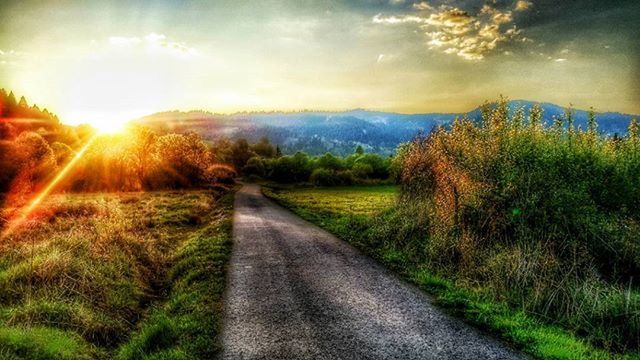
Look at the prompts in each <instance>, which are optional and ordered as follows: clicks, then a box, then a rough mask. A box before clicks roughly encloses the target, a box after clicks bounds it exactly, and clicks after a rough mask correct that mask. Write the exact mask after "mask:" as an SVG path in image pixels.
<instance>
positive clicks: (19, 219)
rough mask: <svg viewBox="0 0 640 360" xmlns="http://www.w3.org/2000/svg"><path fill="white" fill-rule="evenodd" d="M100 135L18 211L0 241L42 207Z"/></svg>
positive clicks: (90, 140)
mask: <svg viewBox="0 0 640 360" xmlns="http://www.w3.org/2000/svg"><path fill="white" fill-rule="evenodd" d="M97 137H98V135H94V136H92V137H91V138H89V141H87V143H86V144H85V145H84V146H83V147H82V148H81V149H80V151H78V153H77V154H76V155H75V156H74V157H73V158H72V159H71V161H69V162H68V163H67V165H65V167H64V168H62V170H60V172H59V173H58V174H57V175H56V176H55V177H54V178H53V179H52V180H51V181H50V182H49V183H48V184H47V186H46V187H45V188H44V189H42V190H41V191H40V192H39V193H37V194H36V196H35V197H34V198H33V199H32V200H31V201H30V202H29V204H28V205H26V206H24V207H23V208H22V209H20V210H19V211H18V215H17V216H15V217H14V218H13V219H10V220H9V222H8V223H7V226H6V228H5V229H4V230H3V231H2V234H0V240H3V239H5V238H6V237H7V236H9V235H10V234H12V233H13V232H14V231H15V230H16V229H17V228H18V227H19V226H20V225H22V224H23V223H24V222H25V221H26V220H27V219H28V218H29V215H30V214H31V213H33V211H34V210H35V209H36V208H37V207H38V205H40V203H41V202H42V200H44V199H45V198H46V197H47V196H48V195H49V194H50V193H51V191H53V189H54V188H55V187H56V185H58V184H59V183H60V181H62V179H64V177H65V176H66V175H67V174H68V173H69V171H70V170H71V169H73V167H74V166H75V165H76V164H77V163H78V161H79V160H80V159H81V158H82V156H83V155H84V153H85V152H86V151H87V150H88V149H89V147H91V144H92V143H93V142H94V141H95V139H96V138H97Z"/></svg>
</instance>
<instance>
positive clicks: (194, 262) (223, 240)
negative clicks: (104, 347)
mask: <svg viewBox="0 0 640 360" xmlns="http://www.w3.org/2000/svg"><path fill="white" fill-rule="evenodd" d="M232 206H233V204H232V197H231V196H226V197H224V198H223V199H222V201H221V202H220V204H219V208H218V213H217V216H216V218H215V219H213V221H212V222H211V223H210V225H208V226H206V227H205V228H203V229H201V230H199V231H197V232H196V233H194V234H192V235H191V237H190V238H189V240H188V241H187V242H186V243H185V244H184V246H183V247H182V248H181V249H180V250H179V251H178V255H177V259H176V261H175V263H174V265H173V266H172V268H171V270H170V272H169V274H170V279H171V284H172V287H171V293H170V295H169V300H168V301H167V303H166V304H164V305H163V306H161V307H158V308H156V309H155V310H154V312H153V313H152V315H151V316H150V317H149V319H148V320H147V321H145V322H144V323H143V324H142V327H141V331H140V332H139V333H138V334H137V335H136V336H134V337H133V338H132V339H131V341H129V342H128V343H127V344H126V345H124V346H123V347H122V348H121V349H120V352H119V353H118V358H119V359H210V358H212V357H214V356H215V355H216V354H217V353H218V352H219V351H220V349H221V347H220V344H219V343H218V341H217V339H218V337H217V335H218V333H219V331H220V329H219V323H220V316H221V315H220V314H221V311H222V294H223V291H224V286H225V271H226V268H225V266H226V263H227V261H228V259H229V256H230V253H231V217H230V216H229V215H230V213H231V209H232Z"/></svg>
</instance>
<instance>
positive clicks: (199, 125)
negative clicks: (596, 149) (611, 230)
mask: <svg viewBox="0 0 640 360" xmlns="http://www.w3.org/2000/svg"><path fill="white" fill-rule="evenodd" d="M534 104H536V103H535V102H532V101H524V100H513V101H510V102H509V107H510V109H511V110H512V111H513V110H514V109H516V108H519V107H524V108H525V109H526V110H527V111H528V110H529V109H530V108H531V107H532V106H533V105H534ZM540 105H541V106H542V108H543V110H544V114H543V121H544V123H545V124H551V123H552V122H553V117H554V116H560V115H562V114H563V113H564V108H563V107H561V106H558V105H554V104H549V103H541V104H540ZM463 115H467V116H469V117H470V118H472V119H474V120H479V119H480V110H479V108H477V109H474V110H472V111H470V112H468V113H457V114H456V113H451V114H437V113H432V114H398V113H388V112H377V111H368V110H361V109H357V110H351V111H344V112H313V111H308V112H294V113H275V112H274V113H239V114H232V115H220V114H213V113H210V112H205V111H189V112H180V111H170V112H162V113H157V114H153V115H150V116H146V117H144V118H141V119H139V120H138V122H140V123H143V124H145V125H148V126H150V127H152V128H154V129H156V130H158V131H167V132H168V131H171V132H189V131H193V132H197V133H199V134H201V135H202V136H203V137H204V138H205V139H207V140H210V141H214V140H216V139H219V138H223V137H227V138H231V139H236V138H246V139H248V140H249V141H257V140H258V139H259V138H260V137H263V136H267V137H268V138H269V139H270V140H271V142H272V143H275V144H278V145H280V147H281V149H282V150H283V152H284V153H294V152H296V151H304V152H307V153H309V154H313V155H316V154H322V153H325V152H327V151H330V152H333V153H336V154H348V153H351V152H353V150H354V149H355V148H356V146H358V145H362V146H363V147H364V148H365V149H366V150H367V151H371V152H377V153H380V154H391V153H393V152H394V150H395V148H396V147H397V146H398V144H400V143H402V142H405V141H409V140H411V139H412V138H413V137H414V136H416V134H418V133H420V132H422V133H429V132H431V131H432V130H433V129H434V128H435V127H437V126H447V125H448V124H450V123H451V122H452V121H453V120H454V119H455V118H456V117H461V116H463ZM596 117H597V120H598V124H599V130H600V132H601V133H603V134H604V135H609V136H610V135H613V134H616V133H617V134H620V135H623V134H625V133H626V131H627V127H628V125H629V122H630V121H631V119H632V118H634V117H637V116H634V115H628V114H621V113H611V112H606V113H597V115H596ZM586 123H587V111H584V110H576V111H575V125H576V126H577V127H578V128H582V129H584V128H586Z"/></svg>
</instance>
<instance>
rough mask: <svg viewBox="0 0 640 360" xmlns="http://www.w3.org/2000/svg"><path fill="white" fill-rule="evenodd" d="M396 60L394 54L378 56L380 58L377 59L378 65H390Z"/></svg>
mask: <svg viewBox="0 0 640 360" xmlns="http://www.w3.org/2000/svg"><path fill="white" fill-rule="evenodd" d="M395 58H396V56H395V55H393V54H378V58H377V59H376V63H378V64H382V63H389V62H392V61H394V60H395Z"/></svg>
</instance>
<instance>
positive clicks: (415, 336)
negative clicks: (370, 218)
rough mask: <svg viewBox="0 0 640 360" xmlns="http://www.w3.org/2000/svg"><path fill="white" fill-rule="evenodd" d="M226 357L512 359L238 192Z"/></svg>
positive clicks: (330, 239)
mask: <svg viewBox="0 0 640 360" xmlns="http://www.w3.org/2000/svg"><path fill="white" fill-rule="evenodd" d="M233 236H234V241H235V242H234V247H233V255H232V257H231V264H230V269H229V284H228V286H229V287H228V290H227V294H226V299H225V301H226V302H225V306H226V307H225V314H224V328H223V333H222V341H223V346H224V352H223V354H222V358H223V359H516V358H521V356H520V355H519V354H517V353H516V352H514V351H512V350H510V349H508V348H507V347H505V346H504V345H502V344H501V343H499V342H497V341H496V340H494V339H492V338H490V337H488V336H486V335H483V334H481V333H480V332H478V331H477V330H475V329H473V328H471V327H469V326H467V325H465V324H464V323H462V322H461V321H459V320H457V319H452V318H450V317H449V316H447V315H445V314H443V313H442V312H440V311H439V310H438V309H436V308H435V307H434V305H432V303H431V300H430V299H429V298H428V297H427V296H425V295H424V294H422V293H421V292H420V291H418V290H417V289H415V288H414V287H412V286H410V285H407V284H405V283H404V282H402V281H400V280H399V279H397V278H396V277H395V276H394V275H392V274H390V273H389V272H387V271H386V270H385V269H384V268H383V267H381V266H380V265H378V264H376V263H375V262H374V261H373V260H371V259H369V258H368V257H366V256H364V255H362V254H361V253H359V252H358V251H357V250H355V249H354V248H352V247H351V246H350V245H348V244H347V243H345V242H343V241H341V240H339V239H337V238H336V237H334V236H333V235H331V234H329V233H327V232H326V231H324V230H322V229H320V228H318V227H316V226H314V225H312V224H310V223H308V222H306V221H304V220H302V219H301V218H299V217H298V216H296V215H294V214H292V213H291V212H289V211H288V210H285V209H284V208H282V207H280V206H278V205H276V204H274V203H273V202H271V201H270V200H268V199H266V198H265V197H264V196H263V195H262V194H261V193H260V188H259V187H258V186H257V185H245V186H244V187H243V188H242V189H241V190H240V192H238V194H237V195H236V200H235V217H234V235H233Z"/></svg>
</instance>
